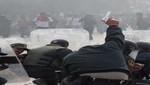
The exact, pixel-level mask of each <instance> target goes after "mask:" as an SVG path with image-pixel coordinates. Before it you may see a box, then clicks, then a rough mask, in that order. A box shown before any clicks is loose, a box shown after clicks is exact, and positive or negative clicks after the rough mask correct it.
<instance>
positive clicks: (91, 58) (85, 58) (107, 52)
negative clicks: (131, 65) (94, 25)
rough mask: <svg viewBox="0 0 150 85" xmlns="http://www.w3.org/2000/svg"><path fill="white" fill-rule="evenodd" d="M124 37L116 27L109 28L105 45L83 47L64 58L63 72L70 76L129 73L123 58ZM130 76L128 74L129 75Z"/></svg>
mask: <svg viewBox="0 0 150 85" xmlns="http://www.w3.org/2000/svg"><path fill="white" fill-rule="evenodd" d="M124 45H125V40H124V35H123V33H122V30H121V28H119V27H118V26H109V27H108V29H107V31H106V38H105V43H104V44H102V45H92V46H90V45H89V46H84V47H82V48H80V49H79V50H78V51H76V52H74V53H71V54H69V55H68V56H66V57H65V58H64V61H63V68H64V71H65V72H66V73H67V74H68V75H70V74H76V73H77V74H82V73H89V72H107V71H123V72H126V73H129V71H128V68H127V65H126V61H125V59H124V56H123V53H122V51H123V49H124ZM129 74H130V73H129Z"/></svg>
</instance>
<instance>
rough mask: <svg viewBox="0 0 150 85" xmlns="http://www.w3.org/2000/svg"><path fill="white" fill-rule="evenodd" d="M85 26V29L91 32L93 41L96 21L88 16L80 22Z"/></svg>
mask: <svg viewBox="0 0 150 85" xmlns="http://www.w3.org/2000/svg"><path fill="white" fill-rule="evenodd" d="M79 22H81V23H82V24H83V28H84V29H85V30H86V31H88V32H89V39H90V40H93V37H92V33H93V30H94V27H95V25H96V19H95V18H94V17H93V16H91V15H86V16H85V17H83V18H81V19H80V20H79Z"/></svg>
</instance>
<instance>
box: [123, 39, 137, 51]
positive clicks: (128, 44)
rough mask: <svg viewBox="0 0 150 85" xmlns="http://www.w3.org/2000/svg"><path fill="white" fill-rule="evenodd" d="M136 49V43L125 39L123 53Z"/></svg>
mask: <svg viewBox="0 0 150 85" xmlns="http://www.w3.org/2000/svg"><path fill="white" fill-rule="evenodd" d="M137 49H138V46H137V44H136V43H134V42H132V41H128V40H125V47H124V51H123V54H130V52H131V51H133V50H137Z"/></svg>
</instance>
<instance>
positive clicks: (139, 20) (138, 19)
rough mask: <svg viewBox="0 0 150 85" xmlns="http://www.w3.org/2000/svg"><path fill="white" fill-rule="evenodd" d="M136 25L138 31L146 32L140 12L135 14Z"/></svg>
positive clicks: (145, 24) (144, 20) (144, 21)
mask: <svg viewBox="0 0 150 85" xmlns="http://www.w3.org/2000/svg"><path fill="white" fill-rule="evenodd" d="M136 25H137V29H138V30H147V21H146V18H144V16H143V13H141V12H137V13H136Z"/></svg>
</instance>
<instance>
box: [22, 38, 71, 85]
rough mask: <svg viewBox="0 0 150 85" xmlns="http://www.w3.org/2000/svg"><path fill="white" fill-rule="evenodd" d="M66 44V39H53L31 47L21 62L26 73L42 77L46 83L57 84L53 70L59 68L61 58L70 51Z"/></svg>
mask: <svg viewBox="0 0 150 85" xmlns="http://www.w3.org/2000/svg"><path fill="white" fill-rule="evenodd" d="M68 46H69V42H68V41H66V40H63V39H55V40H53V41H51V43H50V44H47V45H46V46H43V47H39V48H35V49H31V50H30V52H29V53H28V56H27V57H26V59H25V61H24V63H23V65H24V67H25V70H26V71H27V73H28V75H29V76H30V77H33V78H41V79H44V80H45V81H46V82H47V83H48V85H57V81H56V79H55V78H56V75H55V71H56V70H61V64H62V61H63V58H64V57H65V56H66V55H68V54H69V53H71V52H72V51H71V50H70V49H68V48H67V47H68ZM47 79H50V80H47Z"/></svg>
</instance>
